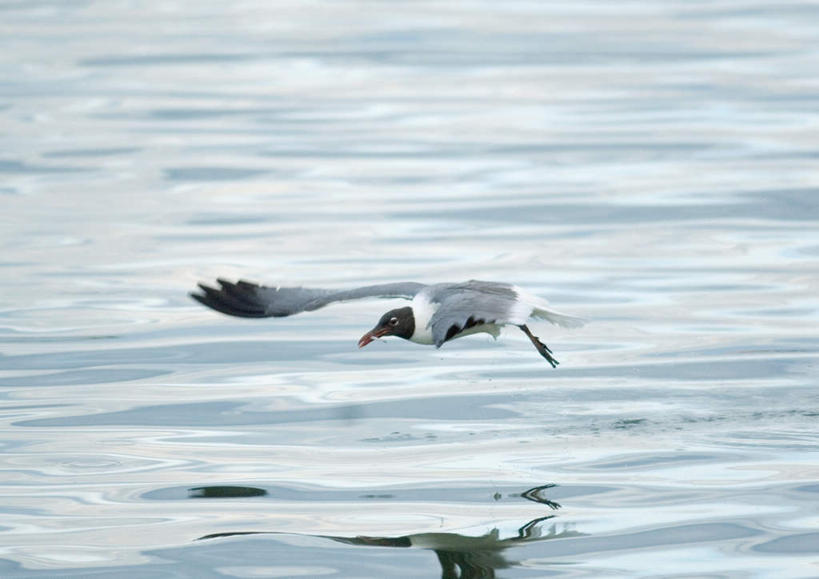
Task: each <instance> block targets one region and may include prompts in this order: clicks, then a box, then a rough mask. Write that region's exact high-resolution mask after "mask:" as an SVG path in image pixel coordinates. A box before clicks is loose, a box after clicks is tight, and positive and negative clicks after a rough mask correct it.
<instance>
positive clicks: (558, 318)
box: [531, 307, 588, 328]
mask: <svg viewBox="0 0 819 579" xmlns="http://www.w3.org/2000/svg"><path fill="white" fill-rule="evenodd" d="M531 315H532V317H533V318H540V319H541V320H547V321H549V322H552V323H553V324H555V325H557V326H562V327H564V328H579V327H580V326H583V325H585V324H586V322H588V320H586V319H584V318H578V317H577V316H570V315H568V314H561V313H559V312H555V311H552V310H547V309H545V308H538V307H535V308H534V309H533V310H532V314H531Z"/></svg>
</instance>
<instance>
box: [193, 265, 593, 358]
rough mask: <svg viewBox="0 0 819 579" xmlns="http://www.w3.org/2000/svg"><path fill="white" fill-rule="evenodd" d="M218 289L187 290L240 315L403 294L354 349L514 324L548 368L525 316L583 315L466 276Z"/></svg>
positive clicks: (555, 319)
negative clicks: (347, 285) (404, 302)
mask: <svg viewBox="0 0 819 579" xmlns="http://www.w3.org/2000/svg"><path fill="white" fill-rule="evenodd" d="M217 281H218V283H219V287H218V288H213V287H209V286H207V285H205V284H201V283H200V284H199V287H200V288H201V290H202V291H203V292H204V293H191V294H190V295H191V297H192V298H193V299H195V300H196V301H198V302H200V303H202V304H204V305H206V306H208V307H209V308H212V309H214V310H216V311H219V312H222V313H224V314H228V315H231V316H238V317H243V318H267V317H284V316H292V315H293V314H297V313H299V312H305V311H313V310H317V309H319V308H323V307H324V306H326V305H328V304H331V303H333V302H343V301H348V300H358V299H363V298H404V299H408V300H412V303H411V304H410V305H409V306H406V307H403V308H397V309H394V310H390V311H388V312H387V313H386V314H384V315H383V316H381V319H380V320H378V323H377V324H376V325H375V327H374V328H373V329H372V330H370V331H369V332H367V333H366V334H364V335H363V336H362V337H361V339H360V340H359V341H358V346H359V347H360V348H362V347H364V346H366V345H367V344H369V343H370V342H372V341H373V340H374V339H375V338H383V337H384V336H398V337H399V338H404V339H405V340H410V341H412V342H416V343H418V344H434V345H435V347H436V348H440V347H441V346H442V345H443V344H444V342H448V341H449V340H453V339H455V338H460V337H462V336H468V335H470V334H476V333H478V332H485V333H487V334H491V335H492V336H493V337H494V338H497V337H498V335H499V334H500V329H501V327H503V326H505V325H514V326H517V327H519V328H520V329H521V330H522V331H523V333H525V334H526V336H527V337H528V338H529V339H530V340H531V341H532V344H534V346H535V348H536V349H537V351H538V352H539V353H540V355H541V356H543V357H544V358H546V360H547V361H548V362H549V364H551V365H552V367H555V366H557V364H558V361H557V360H556V359H555V358H554V356H552V351H551V350H550V349H549V347H548V346H546V344H544V343H543V342H541V341H540V340H539V339H538V338H537V337H536V336H535V335H533V334H532V332H531V331H529V328H528V327H527V326H526V321H527V320H528V319H529V318H539V319H542V320H547V321H549V322H551V323H553V324H556V325H558V326H563V327H567V328H576V327H579V326H582V325H583V324H584V323H585V320H583V319H582V318H578V317H575V316H570V315H566V314H562V313H559V312H556V311H554V310H552V309H550V308H549V307H548V304H547V302H546V301H545V300H543V299H541V298H538V297H536V296H533V295H531V294H529V293H526V292H525V291H523V290H521V289H520V288H518V287H517V286H514V285H510V284H508V283H500V282H491V281H478V280H474V279H473V280H469V281H466V282H461V283H437V284H431V285H426V284H422V283H416V282H410V281H407V282H399V283H386V284H379V285H370V286H365V287H360V288H355V289H347V290H331V289H311V288H303V287H279V288H276V287H266V286H262V285H258V284H255V283H251V282H247V281H239V282H237V283H232V282H229V281H225V280H223V279H219V280H217Z"/></svg>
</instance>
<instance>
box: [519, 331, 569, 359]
mask: <svg viewBox="0 0 819 579" xmlns="http://www.w3.org/2000/svg"><path fill="white" fill-rule="evenodd" d="M518 327H519V328H520V329H521V330H523V333H524V334H526V335H527V336H529V339H530V340H532V344H534V346H535V348H536V349H537V351H538V353H540V355H541V356H543V357H544V358H546V361H547V362H549V364H551V365H552V368H557V365H558V364H560V362H558V361H557V360H556V359H555V357H554V356H552V351H551V350H550V349H549V346H547V345H546V344H544V343H543V342H541V341H540V339H539V338H538V337H537V336H535V335H534V334H532V332H531V331H529V328H527V327H526V324H521V325H520V326H518Z"/></svg>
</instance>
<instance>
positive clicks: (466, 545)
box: [197, 484, 583, 579]
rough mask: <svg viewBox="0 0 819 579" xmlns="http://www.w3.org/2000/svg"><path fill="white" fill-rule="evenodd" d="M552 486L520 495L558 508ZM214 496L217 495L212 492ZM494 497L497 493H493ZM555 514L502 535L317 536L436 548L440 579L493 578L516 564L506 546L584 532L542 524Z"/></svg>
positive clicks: (376, 544)
mask: <svg viewBox="0 0 819 579" xmlns="http://www.w3.org/2000/svg"><path fill="white" fill-rule="evenodd" d="M554 486H555V485H552V484H548V485H541V486H538V487H534V488H531V489H528V490H526V491H524V492H522V493H520V494H516V495H511V496H520V497H522V498H525V499H528V500H530V501H534V502H537V503H541V504H543V505H546V506H548V507H549V508H550V509H552V510H557V509H559V508H560V505H559V504H558V503H556V502H554V501H551V500H549V499H548V498H546V497H545V496H544V494H543V493H544V492H545V491H546V490H548V489H550V488H552V487H554ZM211 496H217V495H211ZM495 498H496V499H499V498H500V496H498V495H496V496H495ZM554 518H555V515H552V514H550V515H546V516H543V517H538V518H536V519H533V520H531V521H529V522H527V523H526V524H524V525H522V526H521V527H520V528H518V529H517V532H516V533H514V534H512V535H511V536H508V537H506V538H502V536H501V530H500V529H498V528H492V529H491V530H489V531H488V532H487V533H485V534H483V535H480V536H477V537H475V536H467V535H461V534H459V533H417V534H414V535H404V536H398V537H369V536H357V537H336V536H329V535H316V536H317V537H320V538H323V539H330V540H332V541H336V542H339V543H345V544H348V545H361V546H368V547H393V548H398V547H404V548H406V547H414V548H417V549H429V550H432V551H435V554H436V555H437V556H438V561H439V562H440V564H441V578H442V579H454V578H460V579H478V578H492V577H495V571H496V570H498V569H506V568H508V567H510V566H512V565H514V564H515V562H514V561H509V560H508V559H506V557H505V556H504V554H503V551H504V550H505V549H508V548H510V547H514V546H518V545H522V544H524V543H530V542H535V541H546V540H550V539H560V538H567V537H577V536H581V535H582V534H583V533H580V532H577V531H574V530H571V529H568V528H566V527H565V526H564V527H563V528H562V529H561V528H560V527H559V526H558V525H557V524H555V523H554V522H552V523H551V524H544V523H546V522H547V521H550V520H551V519H554ZM266 534H268V535H278V534H282V533H279V532H276V531H268V532H265V531H235V532H227V533H213V534H210V535H205V536H203V537H200V538H199V539H197V540H200V541H201V540H207V539H217V538H220V537H235V536H238V535H266Z"/></svg>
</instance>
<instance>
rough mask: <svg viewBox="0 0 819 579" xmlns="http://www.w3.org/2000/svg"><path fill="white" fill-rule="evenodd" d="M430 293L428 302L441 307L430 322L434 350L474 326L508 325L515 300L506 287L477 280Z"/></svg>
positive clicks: (442, 286) (438, 288)
mask: <svg viewBox="0 0 819 579" xmlns="http://www.w3.org/2000/svg"><path fill="white" fill-rule="evenodd" d="M431 289H432V291H431V292H430V296H429V297H430V300H431V301H433V302H438V303H440V304H441V305H440V307H438V309H437V310H436V311H435V313H434V314H433V315H432V318H430V320H429V327H430V330H431V331H432V339H433V341H434V342H435V347H437V348H440V347H441V345H442V344H443V343H444V342H446V341H447V340H450V339H452V338H454V337H455V336H457V335H458V334H460V333H461V332H463V331H464V330H468V329H469V328H472V327H474V326H479V325H482V324H499V325H503V324H505V323H507V322H508V321H509V317H510V315H511V312H512V308H513V307H514V305H515V303H516V300H517V297H518V295H517V293H515V290H514V289H512V286H510V285H509V284H505V283H496V282H488V281H478V280H470V281H468V282H466V283H460V284H440V285H438V286H433V287H432V288H431Z"/></svg>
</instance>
